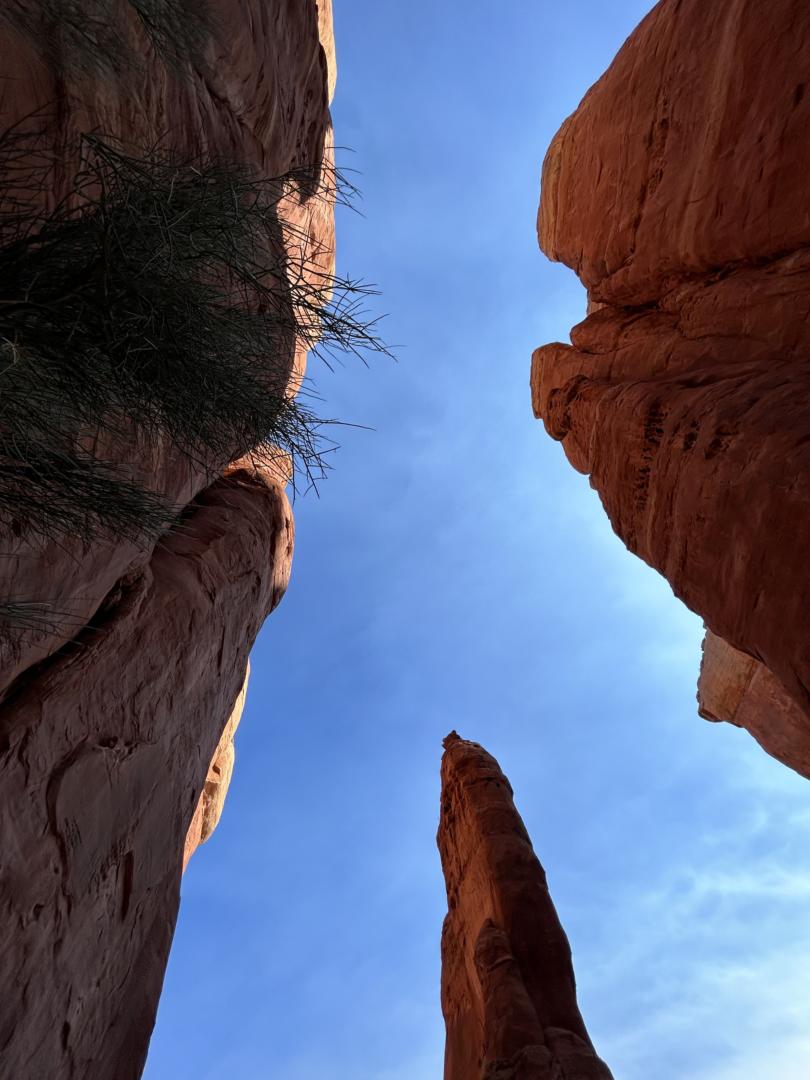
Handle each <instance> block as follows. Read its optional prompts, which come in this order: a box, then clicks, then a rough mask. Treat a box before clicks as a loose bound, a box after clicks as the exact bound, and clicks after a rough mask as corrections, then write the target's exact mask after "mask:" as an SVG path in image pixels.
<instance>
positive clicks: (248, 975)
mask: <svg viewBox="0 0 810 1080" xmlns="http://www.w3.org/2000/svg"><path fill="white" fill-rule="evenodd" d="M649 6H650V5H649V4H648V3H646V2H644V0H598V2H597V0H567V2H566V3H565V4H561V3H554V4H551V3H548V2H546V0H534V2H531V3H530V2H528V0H526V2H523V0H508V2H507V3H503V4H498V5H494V4H492V3H483V2H482V0H465V2H464V3H461V2H460V0H446V2H445V3H441V4H438V3H435V0H411V2H410V3H408V4H407V5H406V4H403V3H401V2H399V0H397V2H394V0H336V11H335V23H336V36H337V44H338V61H339V82H338V92H337V97H336V101H335V106H334V110H333V111H334V117H335V126H336V141H337V142H338V143H339V144H343V145H346V146H350V147H353V148H354V150H355V151H356V153H355V154H354V155H352V156H351V158H346V159H345V161H346V163H348V164H351V165H354V166H356V167H358V168H360V169H361V170H362V173H363V175H362V178H361V184H362V188H363V191H364V194H365V200H364V211H365V215H366V216H365V218H357V217H355V216H351V215H345V214H344V215H342V216H341V217H340V219H339V234H338V244H339V263H340V265H341V267H342V268H343V269H344V270H345V271H347V272H350V273H352V274H355V275H363V276H364V277H366V278H367V279H369V280H371V281H374V282H377V283H379V284H380V286H381V287H382V289H383V290H384V297H383V299H382V301H381V310H384V311H386V312H388V313H389V317H388V319H387V320H386V324H385V332H386V336H387V338H388V339H389V340H390V341H391V342H392V343H394V344H396V345H399V346H401V348H400V351H399V362H398V363H397V364H392V363H389V362H388V361H386V360H384V359H381V360H378V361H376V362H375V363H374V365H373V366H372V368H371V370H365V369H364V368H363V367H362V366H361V365H359V364H357V363H351V362H349V363H347V365H346V367H345V368H343V369H339V370H338V371H337V372H336V373H335V374H334V375H331V374H330V373H329V372H327V371H325V370H317V369H313V371H312V373H313V374H314V375H315V376H316V377H317V380H318V385H319V389H320V391H321V393H322V395H323V396H324V398H325V403H324V405H323V411H324V412H325V413H327V414H328V415H331V416H339V417H341V418H342V419H345V420H348V421H354V422H357V423H359V424H365V425H370V426H372V427H373V428H375V429H376V430H375V431H374V432H368V431H360V430H353V429H346V430H345V431H343V432H342V434H341V442H342V444H343V446H342V449H341V450H340V452H339V454H338V455H337V458H336V460H335V463H334V464H335V470H334V472H333V474H332V475H331V477H330V479H329V480H328V481H327V482H326V483H325V484H324V485H323V486H322V488H321V494H320V498H315V497H312V496H308V497H306V498H304V499H299V500H298V502H297V505H296V520H297V545H296V555H295V564H294V568H293V580H292V584H291V587H290V589H289V592H288V594H287V596H286V598H285V600H284V602H283V604H282V605H281V607H280V608H279V610H278V611H277V612H276V613H275V614H274V615H273V616H272V617H271V619H270V620H269V621H268V623H267V625H266V627H265V629H264V630H263V632H262V635H261V637H260V639H259V641H258V643H257V645H256V648H255V649H254V653H253V661H252V663H253V677H252V682H251V687H250V692H249V695H248V705H247V709H246V712H245V716H244V718H243V721H242V726H241V728H240V731H239V735H238V739H237V764H236V771H235V775H234V780H233V783H232V786H231V791H230V795H229V799H228V803H227V806H226V809H225V813H224V817H223V820H222V823H221V825H220V827H219V830H218V831H217V833H216V834H215V835H214V837H213V838H212V839H211V841H210V842H209V843H208V844H207V845H206V846H205V847H204V848H203V849H202V850H201V851H199V852H198V853H197V855H196V856H195V857H194V859H193V860H192V863H191V866H190V868H189V871H188V873H187V875H186V878H185V880H184V884H183V902H182V907H181V914H180V921H179V925H178V930H177V935H176V938H175V944H174V950H173V953H172V957H171V961H170V964H169V970H168V974H167V979H166V987H165V992H164V997H163V1000H162V1003H161V1007H160V1013H159V1017H158V1024H157V1028H156V1032H155V1036H154V1038H153V1041H152V1049H151V1053H150V1059H149V1063H148V1066H147V1071H146V1076H147V1078H148V1080H192V1078H193V1080H214V1078H217V1080H219V1078H221V1077H223V1076H227V1077H232V1078H234V1080H265V1078H268V1080H437V1078H439V1077H440V1076H441V1069H442V1065H441V1063H442V1054H443V1028H442V1020H441V1013H440V1009H439V934H440V928H441V921H442V918H443V915H444V911H445V904H444V892H443V884H442V880H441V874H440V867H439V860H438V855H437V853H436V849H435V832H436V825H437V819H438V794H439V780H438V770H439V761H440V755H441V740H442V738H443V736H444V735H445V734H446V733H447V732H448V731H449V730H450V729H451V728H457V729H458V730H459V732H460V733H461V734H462V735H464V736H465V737H468V738H472V739H475V740H477V741H479V742H481V743H483V744H484V745H485V746H486V747H487V748H488V749H489V750H490V751H491V752H492V753H494V754H495V755H496V756H497V757H498V758H499V760H500V762H501V764H502V766H503V768H504V770H505V771H506V772H507V773H508V775H509V776H510V779H511V781H512V784H513V787H514V789H515V793H516V799H517V802H518V806H519V808H520V810H521V812H522V814H523V817H524V819H525V821H526V824H527V826H528V828H529V831H530V833H531V835H532V837H533V840H534V843H535V847H536V849H537V851H538V854H539V855H540V858H541V859H542V861H543V862H544V864H545V866H546V869H547V871H548V875H549V881H550V885H551V888H552V892H553V895H554V897H555V901H556V903H557V906H558V908H559V911H560V914H561V917H562V919H563V922H564V923H565V925H566V928H567V930H568V934H569V937H570V938H571V942H572V946H573V950H574V959H575V964H576V969H577V978H578V984H579V987H580V999H581V1004H582V1008H583V1012H584V1014H585V1018H586V1022H587V1024H588V1026H589V1028H590V1031H591V1033H592V1035H593V1038H594V1041H595V1042H596V1044H597V1047H598V1049H599V1050H600V1052H601V1053H602V1055H603V1056H604V1057H605V1059H606V1060H607V1061H608V1062H609V1064H610V1065H611V1067H612V1069H613V1071H614V1074H615V1075H616V1077H617V1080H650V1078H651V1077H655V1080H762V1077H764V1076H773V1077H779V1078H780V1080H800V1078H801V1080H804V1078H805V1077H806V1075H807V1069H806V1062H807V1059H808V1053H810V1027H809V1026H808V1016H810V974H808V972H810V927H808V924H807V919H806V910H807V906H808V901H809V900H810V854H809V852H810V845H808V842H807V841H808V834H810V801H808V791H809V790H810V789H808V787H807V784H806V782H804V781H802V780H800V779H799V778H798V777H796V776H795V775H794V774H792V773H791V772H789V771H788V770H786V769H784V768H783V767H782V766H779V765H778V764H777V763H776V762H773V761H771V760H770V759H769V758H767V757H765V755H764V754H763V753H762V752H761V751H760V750H759V749H758V747H757V746H756V745H755V744H754V742H753V741H752V740H751V739H749V738H748V736H747V735H745V734H744V733H742V732H739V731H737V730H735V729H733V728H731V727H729V726H727V725H710V724H708V723H706V722H705V721H702V720H700V719H699V718H698V717H697V713H696V707H695V682H696V678H697V670H698V665H699V646H700V638H701V626H700V622H699V620H698V619H697V618H695V617H694V616H693V615H691V614H690V613H689V612H687V611H686V610H685V609H684V608H683V606H682V605H681V604H680V603H679V602H678V601H676V600H675V598H674V597H673V596H672V593H671V591H670V589H669V587H668V586H667V584H666V582H664V581H663V580H662V579H661V578H659V577H658V576H657V575H656V574H655V573H654V572H653V571H651V570H650V569H649V568H647V567H646V566H644V565H643V564H641V563H640V562H639V561H638V560H636V559H634V558H633V557H632V556H630V555H629V554H627V553H626V552H625V550H624V548H623V546H622V545H621V543H620V542H619V541H618V539H617V538H616V537H615V536H614V535H613V533H612V531H611V529H610V526H609V524H608V522H607V519H606V517H605V516H604V514H603V512H602V510H601V507H600V505H599V502H598V499H597V497H596V496H595V494H594V493H593V492H592V491H591V490H590V488H589V486H588V482H587V479H586V478H584V477H582V476H580V475H578V474H577V473H575V472H574V471H573V470H572V469H571V468H570V466H568V464H567V463H566V461H565V459H564V457H563V454H562V450H561V448H560V447H559V445H558V444H556V443H554V442H552V441H551V440H550V439H549V438H548V437H547V436H546V435H545V433H544V431H543V428H542V425H541V424H539V423H538V422H536V421H535V420H534V419H533V418H532V414H531V405H530V398H529V389H528V374H529V359H530V354H531V351H532V349H533V348H534V347H535V346H537V345H539V344H542V343H544V342H546V341H551V340H566V339H567V334H568V330H569V328H570V327H571V325H572V324H573V323H575V322H577V321H579V319H580V318H581V317H582V313H583V310H584V295H583V292H582V289H581V287H580V286H579V284H578V283H577V281H576V279H575V278H574V275H573V274H572V273H571V272H570V271H568V270H567V269H565V268H564V267H559V266H552V265H551V264H549V263H548V262H547V261H546V260H545V259H544V258H543V257H542V256H541V255H540V253H539V252H538V250H537V247H536V241H535V237H534V218H535V212H536V205H537V200H538V190H539V175H540V166H541V163H542V159H543V155H544V152H545V149H546V147H547V145H548V143H549V141H550V139H551V137H552V135H553V134H554V132H555V130H556V129H557V127H558V126H559V124H560V123H561V122H562V120H563V119H564V118H565V116H567V115H568V114H569V113H570V112H571V111H572V110H573V109H574V108H575V107H576V105H577V103H578V102H579V100H580V98H581V97H582V95H583V94H584V92H585V91H586V90H587V88H588V87H589V86H590V85H591V84H592V83H593V82H594V81H595V80H596V78H598V76H599V75H600V74H601V72H602V71H603V70H604V68H605V67H606V66H607V65H608V63H609V62H610V60H611V59H612V57H613V55H614V54H615V52H616V50H617V49H618V48H619V46H620V45H621V43H622V41H623V40H624V39H625V37H626V36H627V34H628V33H629V32H630V31H631V30H632V29H633V27H634V26H635V25H636V23H637V22H638V21H639V19H640V18H641V16H642V15H643V14H645V12H646V11H647V10H648V8H649Z"/></svg>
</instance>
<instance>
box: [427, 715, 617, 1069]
mask: <svg viewBox="0 0 810 1080" xmlns="http://www.w3.org/2000/svg"><path fill="white" fill-rule="evenodd" d="M444 745H445V753H444V757H443V759H442V794H441V817H440V822H439V834H438V837H437V842H438V845H439V852H440V854H441V859H442V869H443V871H444V877H445V882H446V885H447V906H448V914H447V917H446V918H445V921H444V927H443V929H442V1012H443V1013H444V1019H445V1023H446V1025H447V1045H446V1051H445V1066H444V1076H445V1080H610V1072H609V1070H608V1068H607V1066H606V1065H605V1064H604V1062H602V1061H601V1060H600V1059H599V1058H598V1057H597V1055H596V1051H595V1050H594V1048H593V1045H592V1043H591V1041H590V1039H589V1037H588V1033H587V1031H586V1030H585V1024H584V1023H583V1020H582V1017H581V1015H580V1012H579V1007H578V1005H577V998H576V988H575V984H574V971H573V967H572V965H571V950H570V947H569V945H568V939H567V938H566V936H565V931H564V930H563V928H562V926H561V925H560V921H559V918H558V917H557V912H556V911H555V909H554V904H553V903H552V900H551V896H550V895H549V891H548V886H547V884H546V875H545V873H544V871H543V868H542V866H541V865H540V863H539V861H538V859H537V856H536V855H535V854H534V850H533V849H532V845H531V841H530V839H529V836H528V834H527V832H526V828H525V826H524V824H523V822H522V820H521V818H520V815H519V814H518V812H517V810H516V809H515V804H514V802H513V801H512V789H511V787H510V786H509V782H508V781H507V779H506V777H505V776H504V774H503V773H502V772H501V770H500V768H499V767H498V763H497V762H496V761H495V759H494V758H493V757H491V755H489V754H488V753H487V752H486V750H484V749H483V747H481V746H479V745H478V743H474V742H467V741H466V740H464V739H461V738H459V736H458V735H457V734H456V733H455V732H453V733H452V734H450V735H448V737H447V738H446V739H445V741H444Z"/></svg>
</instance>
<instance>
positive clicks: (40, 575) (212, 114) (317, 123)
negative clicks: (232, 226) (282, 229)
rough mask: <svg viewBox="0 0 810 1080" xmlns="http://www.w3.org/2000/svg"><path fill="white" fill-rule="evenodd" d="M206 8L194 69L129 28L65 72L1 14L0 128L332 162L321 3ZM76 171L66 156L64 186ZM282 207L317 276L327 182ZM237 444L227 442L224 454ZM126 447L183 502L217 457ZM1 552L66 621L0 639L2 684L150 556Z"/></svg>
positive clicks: (65, 548) (295, 362)
mask: <svg viewBox="0 0 810 1080" xmlns="http://www.w3.org/2000/svg"><path fill="white" fill-rule="evenodd" d="M209 6H210V8H211V11H212V17H213V22H214V25H216V26H217V27H218V28H219V31H218V35H217V37H216V39H213V38H212V40H211V41H210V42H209V44H208V46H207V50H206V54H205V60H206V63H205V66H204V68H202V67H201V68H200V69H198V68H196V67H194V66H192V65H189V64H185V65H182V66H181V67H179V68H178V67H177V66H176V65H173V64H167V63H165V62H163V61H162V60H161V59H160V57H158V56H157V55H156V53H155V50H154V49H152V48H150V47H149V44H148V42H147V41H146V40H145V39H143V35H141V36H140V38H139V37H138V32H137V31H136V30H133V31H132V37H133V40H134V41H135V43H136V45H138V46H139V47H140V50H141V51H140V53H139V55H138V60H137V63H134V64H132V65H130V66H128V67H126V68H125V69H123V70H121V71H120V72H118V73H117V74H113V73H111V72H109V71H100V72H94V71H92V70H91V71H89V72H81V71H79V72H76V71H74V70H73V68H72V67H71V64H70V61H69V58H68V57H66V58H65V59H64V62H63V63H59V62H58V60H57V61H54V60H53V58H51V57H49V58H48V59H47V61H46V60H45V59H44V58H43V56H42V54H41V52H40V46H41V43H40V42H38V41H37V40H35V39H32V38H31V37H30V36H26V35H22V34H20V33H18V32H15V29H14V27H13V26H12V25H9V24H8V23H6V22H5V21H4V17H3V15H2V12H0V49H2V54H3V57H4V65H5V66H4V76H5V78H4V79H3V80H0V127H1V128H3V129H5V128H6V127H12V126H13V125H15V124H20V125H22V126H23V128H25V127H26V126H30V125H34V126H38V125H40V124H42V125H45V126H46V127H47V129H48V131H49V136H48V140H49V144H51V143H52V144H53V145H54V146H61V145H64V146H66V147H73V146H74V145H75V139H76V137H77V136H79V135H80V134H82V133H84V132H87V131H93V132H96V133H99V134H103V135H107V136H113V137H116V138H120V139H122V140H123V141H124V142H125V143H126V145H127V146H135V147H144V146H152V145H155V144H156V143H160V144H161V145H162V146H164V147H165V148H166V149H170V150H172V151H174V152H176V153H177V154H178V155H179V156H180V157H181V158H185V157H188V158H192V159H193V158H194V157H195V156H197V155H200V154H203V155H207V154H210V155H214V156H219V157H222V158H224V159H226V160H230V161H237V162H243V163H245V164H247V165H250V166H253V167H254V168H255V169H256V170H257V172H258V174H259V175H262V176H268V177H270V176H280V175H284V174H286V173H288V172H289V171H290V170H291V169H294V168H297V167H302V166H317V165H319V164H320V163H322V162H325V163H326V164H327V165H328V164H330V163H331V146H332V142H333V137H332V129H331V121H330V117H329V109H328V95H329V81H330V78H333V77H334V76H333V74H332V75H330V71H331V72H332V73H334V60H332V61H331V67H330V61H329V59H328V57H327V54H326V52H325V50H324V48H323V47H322V46H321V42H320V37H319V30H320V31H322V32H323V33H324V35H325V40H326V46H327V48H328V50H329V53H330V55H332V56H333V54H334V41H333V38H332V34H331V26H330V24H329V21H328V18H329V15H330V12H331V8H330V6H329V4H328V3H326V2H325V3H324V4H322V5H321V7H320V8H319V6H318V4H317V3H316V0H209ZM126 8H127V5H122V10H125V9H126ZM74 66H75V65H74ZM76 166H77V162H76V161H75V160H73V159H72V158H71V157H70V156H68V157H66V159H65V161H64V177H65V187H66V188H67V180H68V178H69V177H70V176H71V175H72V174H73V173H74V172H75V169H76ZM327 188H328V185H327ZM63 194H64V192H63V191H62V190H59V189H57V188H54V189H48V190H45V191H43V192H42V193H41V197H42V198H43V200H45V201H46V202H54V201H56V200H57V199H59V198H60V197H61V196H62V195H63ZM281 212H282V213H283V216H284V218H285V220H286V221H288V222H289V223H290V224H291V225H294V226H295V227H296V229H297V231H298V232H299V234H300V235H302V236H306V237H308V242H309V247H308V249H307V251H306V252H305V258H307V259H309V260H310V261H311V262H312V263H314V264H316V265H319V266H322V267H323V268H324V269H325V270H326V271H327V272H328V271H329V269H330V268H331V267H332V265H333V259H334V224H333V200H332V199H331V198H330V196H329V191H328V189H327V190H314V191H311V190H310V188H309V185H308V184H303V185H301V188H300V190H299V191H298V192H297V193H294V194H293V195H291V197H289V198H288V199H287V200H285V202H284V204H283V206H282V208H281ZM285 362H286V363H287V364H288V366H289V372H290V384H291V387H292V389H296V388H297V386H298V384H299V383H300V379H301V377H302V375H303V366H304V362H305V351H304V350H303V349H302V348H300V346H299V347H296V346H295V343H294V342H293V341H291V342H290V355H289V357H287V358H285ZM243 450H244V448H234V456H235V455H236V453H237V452H239V453H241V452H242V451H243ZM127 454H128V464H129V465H130V466H131V467H132V469H133V471H134V473H135V475H136V476H142V477H146V478H148V481H149V484H150V486H151V487H152V488H153V489H154V490H155V491H157V492H158V493H160V494H161V495H164V496H165V497H166V499H167V500H168V501H169V502H170V503H172V504H174V505H176V506H178V507H180V508H182V506H184V505H185V504H186V503H188V502H190V501H191V499H193V498H194V496H195V495H196V494H197V492H198V491H200V490H201V489H202V488H203V487H204V486H205V485H206V484H207V483H209V482H210V479H211V469H212V468H213V471H214V473H216V472H217V471H219V470H220V469H221V468H223V467H224V466H225V465H226V464H227V461H225V460H223V461H221V462H213V463H207V464H208V468H202V467H198V466H197V467H195V465H194V464H192V463H191V462H190V461H189V460H188V458H187V457H186V456H185V455H183V454H181V453H179V452H178V451H177V450H176V449H173V448H172V447H171V446H170V445H167V444H166V443H164V442H161V441H160V440H157V439H150V440H149V441H148V442H144V441H143V440H138V439H133V444H132V446H131V447H129V448H128V451H127ZM100 456H104V455H103V454H100ZM3 556H4V563H3V574H2V578H3V579H5V580H9V581H13V594H14V595H15V596H19V597H24V598H26V599H30V600H34V601H38V602H42V603H48V604H50V605H52V607H53V609H54V610H55V611H57V612H60V613H64V614H65V616H66V617H65V618H64V619H58V620H56V625H55V626H54V627H53V628H50V627H49V628H48V630H47V631H46V632H42V633H39V634H32V635H28V636H27V638H26V640H25V642H24V647H23V648H22V649H18V650H15V651H13V652H5V653H3V652H2V645H1V644H0V692H2V690H4V689H5V688H6V687H8V686H9V685H10V683H11V682H12V681H13V679H14V678H16V677H17V675H19V674H20V673H21V672H23V671H24V670H25V669H26V668H28V667H30V666H31V665H32V664H34V663H36V662H39V661H41V660H42V659H44V658H45V657H47V656H48V655H50V654H51V653H53V652H54V651H55V650H57V649H58V648H60V647H61V646H62V645H63V644H64V643H65V642H66V641H69V640H70V639H71V638H72V637H73V636H74V634H75V633H76V631H77V628H80V627H81V626H82V625H84V624H86V623H87V622H88V621H90V620H91V619H92V618H93V613H94V612H95V611H96V610H97V608H98V607H99V605H100V604H101V603H102V602H103V599H104V597H105V596H106V594H107V593H108V592H109V590H110V589H111V588H113V587H114V585H115V583H116V581H118V580H119V578H120V577H121V576H122V575H123V574H125V573H127V572H128V571H129V569H130V568H131V567H132V566H133V565H135V564H140V565H143V564H145V563H146V562H148V559H149V556H150V549H148V548H147V549H143V548H138V547H136V546H135V545H133V544H128V543H121V542H116V543H104V542H103V541H98V542H97V543H95V544H93V545H91V546H90V547H89V548H86V547H84V546H83V545H82V544H80V543H79V542H78V541H72V540H70V539H69V538H68V539H61V540H59V541H58V542H56V543H43V542H42V541H41V540H39V539H34V540H32V539H30V538H27V537H25V536H23V537H21V538H19V539H17V540H16V541H15V542H14V543H12V544H9V545H8V546H7V548H6V547H5V546H4V550H3ZM1 585H2V582H1V581H0V586H1ZM0 592H2V588H0Z"/></svg>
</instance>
